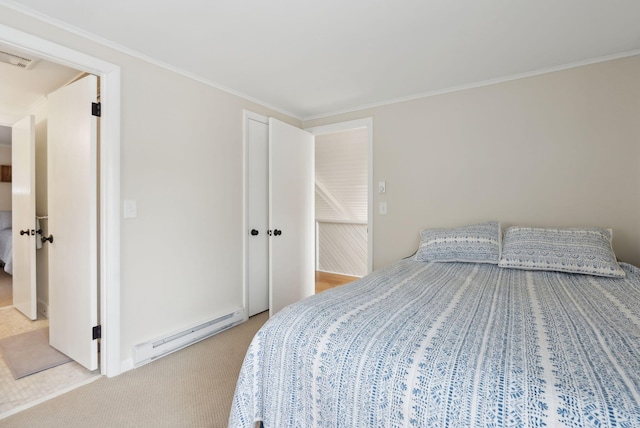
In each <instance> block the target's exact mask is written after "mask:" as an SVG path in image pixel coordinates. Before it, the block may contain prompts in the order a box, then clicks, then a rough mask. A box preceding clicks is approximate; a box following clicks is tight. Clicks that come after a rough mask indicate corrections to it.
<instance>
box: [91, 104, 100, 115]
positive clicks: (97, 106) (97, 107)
mask: <svg viewBox="0 0 640 428" xmlns="http://www.w3.org/2000/svg"><path fill="white" fill-rule="evenodd" d="M101 113H102V103H91V115H93V116H98V117H100V116H101Z"/></svg>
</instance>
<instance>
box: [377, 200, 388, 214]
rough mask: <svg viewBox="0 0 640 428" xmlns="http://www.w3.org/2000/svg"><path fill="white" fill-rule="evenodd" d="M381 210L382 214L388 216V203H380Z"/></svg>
mask: <svg viewBox="0 0 640 428" xmlns="http://www.w3.org/2000/svg"><path fill="white" fill-rule="evenodd" d="M379 209H380V214H383V215H384V214H386V213H387V203H386V202H380V205H379Z"/></svg>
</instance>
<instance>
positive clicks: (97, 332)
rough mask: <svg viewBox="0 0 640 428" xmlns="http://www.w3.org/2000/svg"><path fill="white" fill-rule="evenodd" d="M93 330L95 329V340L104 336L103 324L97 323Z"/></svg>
mask: <svg viewBox="0 0 640 428" xmlns="http://www.w3.org/2000/svg"><path fill="white" fill-rule="evenodd" d="M92 330H93V340H96V339H101V338H102V326H101V325H97V326H95V327H93V329H92Z"/></svg>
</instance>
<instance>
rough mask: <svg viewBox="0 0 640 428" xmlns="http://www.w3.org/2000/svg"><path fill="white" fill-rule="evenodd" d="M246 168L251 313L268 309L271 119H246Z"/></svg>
mask: <svg viewBox="0 0 640 428" xmlns="http://www.w3.org/2000/svg"><path fill="white" fill-rule="evenodd" d="M245 127H246V128H245V132H246V133H247V136H246V145H247V147H246V156H247V158H246V165H245V168H246V171H247V183H248V184H247V187H248V188H247V202H246V203H247V205H246V210H247V254H246V258H247V279H246V281H247V288H248V308H249V313H248V315H249V316H252V315H255V314H258V313H260V312H264V311H266V310H267V309H269V236H268V235H267V229H268V228H269V172H268V167H269V164H268V159H269V157H268V155H269V122H268V120H267V119H266V118H259V117H251V116H249V117H247V118H246V119H245Z"/></svg>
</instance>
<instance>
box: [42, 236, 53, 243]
mask: <svg viewBox="0 0 640 428" xmlns="http://www.w3.org/2000/svg"><path fill="white" fill-rule="evenodd" d="M40 240H41V241H42V243H43V244H44V243H45V242H49V243H50V244H53V235H49V236H47V237H46V238H45V237H44V236H43V237H42V238H40Z"/></svg>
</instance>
